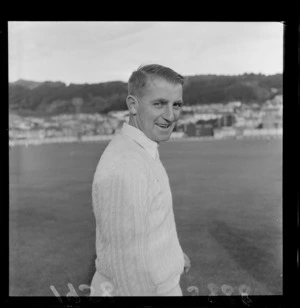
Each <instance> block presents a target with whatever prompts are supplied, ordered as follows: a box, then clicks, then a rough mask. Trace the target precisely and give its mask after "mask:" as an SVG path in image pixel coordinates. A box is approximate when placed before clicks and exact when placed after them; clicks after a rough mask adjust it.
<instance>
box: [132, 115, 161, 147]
mask: <svg viewBox="0 0 300 308" xmlns="http://www.w3.org/2000/svg"><path fill="white" fill-rule="evenodd" d="M128 125H131V126H133V127H135V128H137V129H139V130H140V131H141V132H142V133H144V132H143V130H142V129H140V127H139V125H138V123H137V120H136V117H134V116H131V115H130V116H129V122H128ZM144 135H145V136H146V134H145V133H144ZM147 137H148V136H147ZM148 138H149V137H148ZM150 140H152V139H150ZM152 141H155V140H152ZM155 142H156V143H157V144H158V145H159V142H158V141H155Z"/></svg>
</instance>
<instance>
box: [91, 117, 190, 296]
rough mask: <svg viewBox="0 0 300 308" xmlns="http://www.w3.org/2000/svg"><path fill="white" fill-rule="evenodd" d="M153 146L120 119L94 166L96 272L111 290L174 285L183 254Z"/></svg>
mask: <svg viewBox="0 0 300 308" xmlns="http://www.w3.org/2000/svg"><path fill="white" fill-rule="evenodd" d="M157 148H158V144H157V143H156V142H154V141H152V140H150V139H149V138H148V137H146V135H145V134H144V133H143V132H142V131H140V130H139V129H137V128H135V127H133V126H130V125H128V124H127V123H124V124H123V127H122V130H121V132H120V133H118V134H117V135H116V136H114V138H113V139H112V141H111V142H110V143H109V145H108V146H107V147H106V149H105V151H104V152H103V154H102V156H101V159H100V161H99V163H98V166H97V168H96V172H95V175H94V181H93V189H92V197H93V210H94V214H95V218H96V252H97V258H96V261H95V264H96V274H100V275H101V276H102V277H105V279H106V280H107V281H109V282H110V283H111V284H112V285H113V291H112V292H111V294H112V295H113V296H164V295H167V294H168V293H169V292H170V291H171V290H174V288H178V287H179V280H180V275H181V274H182V273H183V268H184V256H183V251H182V249H181V246H180V243H179V241H178V237H177V231H176V225H175V220H174V213H173V205H172V194H171V190H170V184H169V179H168V176H167V174H166V171H165V168H164V167H163V165H162V163H161V161H160V159H159V153H158V149H157ZM94 277H95V276H94ZM92 286H93V287H94V288H97V287H99V286H95V282H94V285H92ZM179 288H180V287H179ZM96 293H97V292H96ZM94 295H97V294H94Z"/></svg>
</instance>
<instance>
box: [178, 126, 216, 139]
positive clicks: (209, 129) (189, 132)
mask: <svg viewBox="0 0 300 308" xmlns="http://www.w3.org/2000/svg"><path fill="white" fill-rule="evenodd" d="M183 131H184V133H185V134H186V136H188V137H204V136H214V127H213V125H212V124H211V123H201V124H197V123H186V124H184V129H183Z"/></svg>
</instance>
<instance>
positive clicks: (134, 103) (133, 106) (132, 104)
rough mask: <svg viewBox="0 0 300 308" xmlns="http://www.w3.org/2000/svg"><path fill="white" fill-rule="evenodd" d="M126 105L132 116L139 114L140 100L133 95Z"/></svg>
mask: <svg viewBox="0 0 300 308" xmlns="http://www.w3.org/2000/svg"><path fill="white" fill-rule="evenodd" d="M126 104H127V108H128V110H129V112H130V114H131V115H135V114H136V113H137V107H138V100H137V99H136V98H135V97H134V96H133V95H128V96H127V98H126Z"/></svg>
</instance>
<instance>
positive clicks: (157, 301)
mask: <svg viewBox="0 0 300 308" xmlns="http://www.w3.org/2000/svg"><path fill="white" fill-rule="evenodd" d="M273 5H276V4H275V3H273ZM29 15H30V14H29ZM124 17H126V16H125V15H124V16H123V19H122V18H118V17H117V15H116V18H113V19H106V20H112V21H113V20H120V21H122V20H126V19H124ZM275 19H276V18H275ZM282 19H283V20H284V21H283V23H284V27H285V30H284V72H283V79H284V81H283V99H284V110H283V225H284V231H283V242H284V245H283V260H284V265H283V296H249V299H250V300H251V302H249V303H248V305H247V304H245V303H243V302H242V300H241V297H238V296H231V297H224V296H217V297H192V296H191V297H183V298H147V297H140V298H139V297H130V298H88V297H87V298H82V297H81V298H80V302H78V301H76V298H73V299H68V298H66V297H62V298H61V301H60V300H59V299H58V298H56V297H54V296H53V297H9V296H8V279H9V270H8V268H9V267H8V266H7V265H8V264H9V255H8V253H7V254H5V253H2V254H1V256H2V257H3V258H2V260H3V261H2V262H1V265H2V267H3V268H2V269H1V273H2V275H1V276H2V277H3V278H2V281H3V282H4V287H3V286H2V287H1V292H2V296H1V299H3V303H4V304H5V305H7V306H10V305H18V306H23V305H26V306H27V305H29V306H43V307H81V306H97V307H100V306H103V305H104V307H105V306H107V305H121V304H122V305H124V303H125V305H126V304H128V305H130V306H136V307H147V306H148V307H227V306H230V307H245V306H246V307H296V302H297V293H298V292H299V285H297V283H296V281H295V278H296V275H297V274H299V269H298V265H297V261H296V254H297V248H298V249H299V244H298V245H297V244H296V243H297V242H298V241H297V234H298V232H297V231H299V227H298V224H297V223H298V219H297V222H296V218H298V216H299V193H298V190H297V188H298V185H299V183H298V182H299V181H298V180H297V178H296V179H294V178H293V173H294V172H296V171H297V167H299V165H298V164H299V162H298V161H299V157H300V155H299V154H300V153H299V152H298V151H297V150H298V148H297V143H298V142H299V141H298V140H299V137H298V134H297V133H296V132H299V131H300V130H299V125H297V122H298V121H299V101H300V100H299V92H300V91H299V71H300V66H299V56H300V54H299V44H300V34H299V33H300V29H299V18H294V19H286V18H282ZM17 20H20V21H22V20H32V21H34V20H42V19H41V18H26V19H25V18H23V19H22V18H21V19H20V18H9V19H7V20H5V21H1V24H0V44H1V45H0V50H1V72H0V74H1V80H2V82H1V96H2V100H1V101H2V102H6V101H7V100H8V34H7V22H8V21H17ZM48 20H49V21H51V19H48ZM56 20H66V21H67V20H68V19H65V18H57V19H56ZM70 20H76V19H70ZM92 20H97V18H95V19H92ZM101 20H103V21H104V20H105V19H103V18H101ZM127 20H132V19H127ZM278 20H279V21H280V20H281V19H280V18H278ZM78 21H79V20H78ZM149 21H153V19H149ZM162 21H163V19H162ZM190 21H192V20H190ZM194 21H197V20H196V19H194ZM201 21H207V19H201ZM215 21H222V20H220V19H215ZM227 21H228V20H227ZM234 21H238V20H234ZM241 21H253V20H251V19H249V20H241ZM261 21H274V19H271V20H270V19H268V18H262V19H261ZM297 37H298V40H297ZM297 42H298V48H297V45H296V44H297ZM297 49H298V66H296V64H295V62H296V61H297V60H296V58H297ZM2 68H4V69H2ZM5 68H6V70H5ZM295 74H296V75H297V76H294V75H295ZM297 81H298V83H297ZM297 87H298V96H297V97H296V91H297V90H296V89H297ZM297 98H298V104H297ZM3 105H5V106H6V104H5V103H3V104H2V108H3ZM296 106H297V107H296ZM6 107H7V108H8V104H7V106H6ZM297 112H298V117H297ZM1 114H2V121H1V126H2V127H1V128H2V129H1V132H2V134H3V140H5V143H6V140H7V141H8V130H7V129H8V113H6V112H2V113H1ZM296 117H297V118H296ZM295 133H296V134H295ZM6 144H7V147H6V149H4V150H2V151H1V154H2V155H3V156H4V157H3V158H4V160H5V161H4V163H2V164H1V171H2V172H1V175H2V177H1V179H2V183H1V184H2V185H1V187H2V189H3V190H2V192H3V194H4V198H3V199H4V200H5V199H6V198H7V203H6V204H9V182H8V181H7V179H8V178H9V165H8V163H7V162H8V159H9V155H8V154H9V147H8V142H7V143H6ZM297 163H298V164H297ZM295 167H296V168H295ZM6 168H7V169H6ZM294 170H295V171H294ZM293 171H294V172H293ZM4 177H5V178H4ZM3 199H2V200H3ZM294 205H296V206H294ZM295 212H296V213H295ZM8 217H9V207H5V206H4V205H2V206H1V218H2V224H1V225H2V226H5V227H4V240H3V244H4V246H5V250H6V249H7V252H8V251H9V250H8V248H9V246H8V236H9V234H8ZM6 222H7V224H6ZM6 226H7V227H6ZM6 232H7V233H6ZM2 247H3V246H2ZM6 256H7V258H6ZM6 262H7V264H6ZM297 287H298V288H297ZM77 300H79V299H77ZM92 300H93V301H92ZM245 300H247V299H245ZM298 302H299V300H298ZM170 303H171V305H170Z"/></svg>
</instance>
